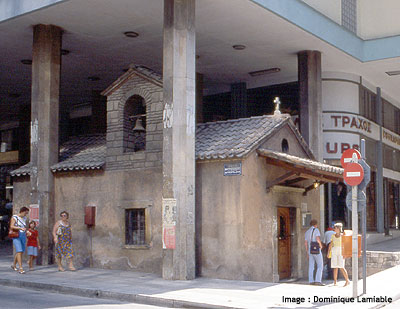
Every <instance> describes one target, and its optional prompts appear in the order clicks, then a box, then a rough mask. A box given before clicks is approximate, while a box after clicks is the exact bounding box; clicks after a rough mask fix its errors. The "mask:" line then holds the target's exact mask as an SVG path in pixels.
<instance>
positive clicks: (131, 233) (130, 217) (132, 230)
mask: <svg viewBox="0 0 400 309" xmlns="http://www.w3.org/2000/svg"><path fill="white" fill-rule="evenodd" d="M125 244H126V245H145V244H146V220H145V209H143V208H138V209H126V210H125Z"/></svg>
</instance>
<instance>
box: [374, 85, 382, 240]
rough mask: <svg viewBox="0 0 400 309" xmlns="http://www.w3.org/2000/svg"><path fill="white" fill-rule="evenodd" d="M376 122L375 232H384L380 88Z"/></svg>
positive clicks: (377, 91) (379, 90)
mask: <svg viewBox="0 0 400 309" xmlns="http://www.w3.org/2000/svg"><path fill="white" fill-rule="evenodd" d="M376 109H377V116H378V117H377V122H378V125H379V141H378V142H377V143H376V146H377V149H376V152H377V153H376V182H375V185H376V231H377V232H378V233H383V232H384V211H383V209H384V196H383V145H382V125H383V115H382V98H381V88H379V87H378V88H377V89H376Z"/></svg>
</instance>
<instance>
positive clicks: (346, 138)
mask: <svg viewBox="0 0 400 309" xmlns="http://www.w3.org/2000/svg"><path fill="white" fill-rule="evenodd" d="M323 139H324V159H327V160H330V159H340V158H341V156H342V153H343V152H345V151H346V150H347V149H357V150H358V149H359V145H360V136H359V135H358V134H353V133H345V132H324V133H323Z"/></svg>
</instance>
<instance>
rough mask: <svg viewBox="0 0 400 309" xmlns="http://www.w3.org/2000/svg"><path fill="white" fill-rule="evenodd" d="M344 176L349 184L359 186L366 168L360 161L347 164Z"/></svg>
mask: <svg viewBox="0 0 400 309" xmlns="http://www.w3.org/2000/svg"><path fill="white" fill-rule="evenodd" d="M343 178H344V181H345V182H346V184H348V185H349V186H358V185H359V184H360V183H361V181H362V180H363V178H364V170H363V168H362V166H361V165H360V164H358V163H348V164H346V166H345V168H344V172H343Z"/></svg>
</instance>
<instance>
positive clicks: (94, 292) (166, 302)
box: [0, 279, 241, 309]
mask: <svg viewBox="0 0 400 309" xmlns="http://www.w3.org/2000/svg"><path fill="white" fill-rule="evenodd" d="M0 285H4V286H11V287H17V288H24V289H31V290H38V291H46V292H49V293H61V294H68V295H75V296H81V297H88V298H101V299H113V300H119V301H125V302H129V303H137V304H142V305H152V306H159V307H169V308H204V309H241V308H238V307H230V306H222V305H212V304H205V303H197V302H191V301H186V300H178V299H166V298H161V297H154V296H148V295H143V294H128V293H119V292H112V291H104V290H98V289H90V288H75V287H70V286H63V285H54V284H50V283H37V282H31V281H21V280H14V279H0Z"/></svg>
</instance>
